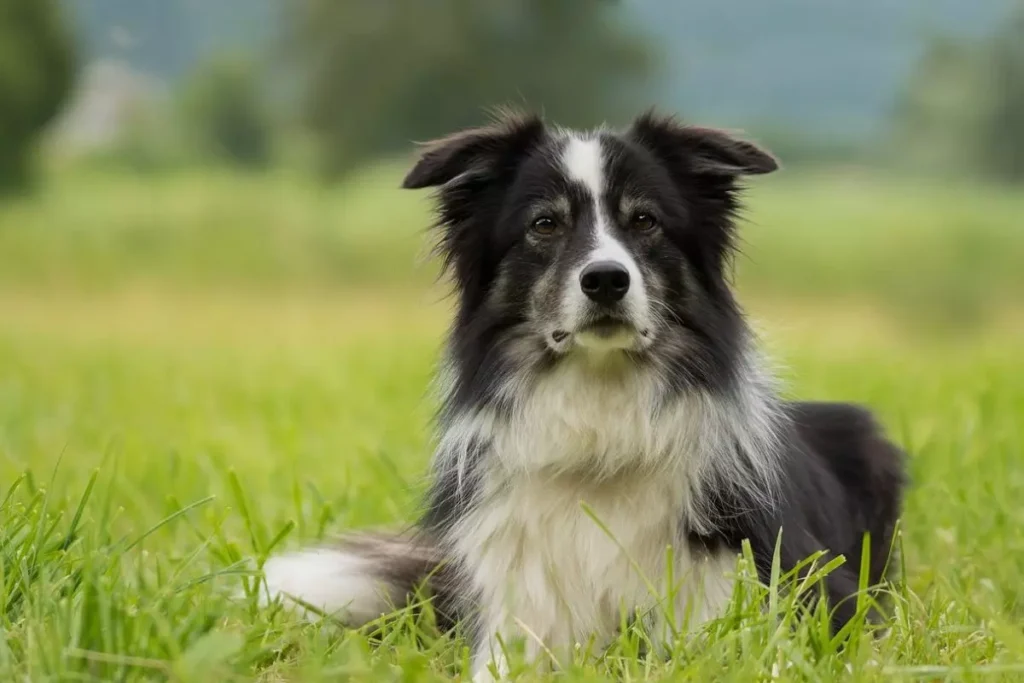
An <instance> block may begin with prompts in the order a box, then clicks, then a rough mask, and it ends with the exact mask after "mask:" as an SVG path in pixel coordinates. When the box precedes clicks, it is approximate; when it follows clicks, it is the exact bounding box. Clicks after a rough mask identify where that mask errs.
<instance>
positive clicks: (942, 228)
mask: <svg viewBox="0 0 1024 683" xmlns="http://www.w3.org/2000/svg"><path fill="white" fill-rule="evenodd" d="M393 180H394V171H393V170H391V169H388V168H384V169H382V170H377V171H373V172H371V173H369V174H367V175H366V176H364V177H360V178H357V179H356V180H354V181H353V182H352V183H350V184H349V185H348V186H347V187H344V188H340V189H337V190H331V191H328V190H325V189H319V188H315V187H312V186H309V185H307V184H305V183H304V182H303V181H301V180H298V179H291V178H274V179H266V178H257V179H238V178H233V177H226V176H225V177H221V176H210V177H206V178H200V177H190V176H189V177H181V178H171V179H126V178H116V177H115V178H107V177H103V178H97V179H92V178H64V179H58V180H57V181H56V182H55V183H54V184H53V185H52V186H51V187H50V188H49V189H48V190H47V192H46V193H45V194H44V195H43V196H42V197H38V198H36V199H32V200H24V201H22V202H19V203H15V204H13V205H8V206H6V207H3V208H2V209H0V283H2V284H0V628H2V629H3V637H2V638H0V680H32V681H43V680H94V681H107V680H176V681H227V680H254V679H255V680H261V681H316V680H346V679H351V680H374V681H377V680H381V681H383V680H396V681H397V680H402V681H407V680H408V681H411V680H450V679H451V677H452V676H453V675H458V674H459V672H460V671H462V670H463V668H464V667H465V665H466V650H465V647H464V643H463V642H461V640H459V638H457V637H450V636H444V635H441V634H438V633H437V632H436V630H435V629H433V627H432V625H431V622H430V620H429V615H427V616H425V617H424V616H414V615H411V614H402V615H399V616H397V617H395V618H392V619H391V620H389V621H387V623H386V624H385V625H384V627H383V630H382V631H380V632H378V633H374V634H367V633H345V632H342V631H340V630H339V629H337V628H335V627H332V626H329V625H326V626H323V625H309V624H304V623H303V622H301V621H300V620H299V619H297V618H295V617H294V616H292V615H291V614H289V613H287V612H283V611H280V610H275V609H265V608H264V609H261V608H258V607H257V606H256V605H255V602H254V600H252V599H251V597H242V598H237V597H235V595H234V594H236V593H237V591H238V590H239V588H240V587H241V586H242V584H243V580H244V579H245V578H246V576H247V571H248V567H249V565H248V564H247V563H248V562H251V561H257V562H258V561H259V559H260V558H262V557H263V556H264V555H265V554H266V552H268V551H269V549H270V548H271V547H278V548H283V547H294V546H298V545H301V544H302V543H304V542H310V541H313V540H316V539H318V538H321V537H325V536H329V535H330V534H331V533H333V532H336V531H338V530H340V529H343V528H346V527H352V526H357V527H361V526H367V525H387V524H396V523H402V522H404V521H406V520H409V519H411V518H412V516H413V515H414V513H415V509H416V502H417V494H418V492H419V491H420V490H421V489H422V484H423V481H422V476H423V474H424V472H425V465H426V462H427V459H428V458H429V453H430V440H431V435H430V416H431V410H432V408H433V404H432V402H431V398H430V395H429V392H428V381H429V378H430V375H431V371H432V365H433V362H434V361H435V359H436V356H437V350H438V346H439V344H440V340H441V335H442V334H443V330H444V326H445V323H446V316H447V312H448V306H447V304H446V302H445V301H444V300H443V299H442V296H441V295H442V294H443V291H442V290H441V289H440V288H438V287H433V286H431V285H430V282H431V276H432V270H431V268H430V267H429V266H423V265H420V266H416V265H415V263H416V259H417V257H418V256H419V255H420V254H421V253H422V252H423V250H424V249H423V248H424V241H423V239H422V238H421V237H420V236H419V235H418V231H419V229H420V228H422V227H423V224H424V222H425V214H424V210H423V208H424V206H423V202H422V200H421V199H420V198H416V197H415V196H414V195H412V196H410V195H409V194H408V193H401V192H398V191H397V190H392V189H390V188H392V187H393V186H394V183H393ZM1021 209H1024V201H1022V200H1021V199H1020V197H1017V196H1014V195H1012V194H1009V193H1005V192H995V191H988V190H986V191H984V192H979V193H977V194H975V193H972V192H968V191H966V190H961V191H960V193H959V194H957V193H956V192H953V191H949V192H946V191H940V190H936V189H934V188H933V189H932V190H931V191H929V192H926V191H925V190H922V189H921V188H919V187H916V186H915V187H910V186H903V185H894V184H892V183H888V182H887V183H884V184H872V183H871V182H867V181H863V180H856V179H842V180H820V179H810V180H807V181H806V184H805V185H803V186H801V184H799V183H793V182H790V183H788V184H779V185H774V186H768V187H766V188H765V189H763V190H759V192H758V193H757V194H756V195H755V203H754V206H752V210H751V212H750V225H748V226H747V229H748V232H749V233H751V234H750V235H749V236H748V237H749V238H748V243H747V246H746V249H745V252H746V255H745V257H744V258H743V259H742V260H741V264H740V266H741V272H740V284H741V286H742V288H743V291H744V293H745V294H746V299H747V300H748V301H749V302H750V303H751V306H750V308H751V309H752V311H753V313H754V315H755V318H756V319H757V321H758V323H759V324H760V327H761V328H763V330H764V334H765V337H766V342H767V344H768V345H769V347H770V348H771V350H772V351H773V353H774V355H775V357H776V359H777V360H778V361H779V363H780V366H781V367H782V368H783V370H782V374H783V376H784V378H785V380H786V383H787V392H788V393H789V394H791V395H794V396H801V397H809V398H811V397H813V398H826V399H827V398H837V399H838V398H842V399H852V400H858V401H863V402H866V403H869V404H870V405H872V406H873V407H875V408H876V409H877V410H878V411H879V413H880V414H881V415H882V417H883V419H884V421H885V423H886V424H887V426H888V427H889V428H890V429H891V430H892V433H893V434H894V436H895V437H896V438H897V439H898V440H899V441H900V442H901V443H903V444H904V445H905V446H906V447H907V448H908V449H909V450H910V452H911V453H912V463H911V468H912V476H913V479H914V483H913V488H912V490H911V492H910V494H909V499H908V502H907V507H906V514H905V518H904V520H903V531H902V536H901V543H902V547H903V556H904V557H903V564H902V565H901V567H900V572H901V574H902V575H903V576H905V579H906V581H905V584H904V585H902V586H901V587H900V588H899V589H898V591H897V592H896V595H895V596H894V598H895V599H894V611H895V617H894V620H893V622H892V624H891V630H890V632H889V633H888V635H887V636H886V637H884V638H882V639H874V638H873V637H871V635H870V634H869V633H868V631H867V630H866V629H862V628H860V626H859V625H856V628H855V629H854V633H853V634H852V635H853V640H852V644H851V645H850V646H849V647H848V648H846V649H845V650H839V649H838V648H837V646H836V644H835V643H834V642H833V641H831V640H830V639H829V638H828V637H827V635H826V634H824V633H823V631H822V628H821V626H820V619H819V620H815V619H813V618H807V619H803V620H801V621H799V622H798V623H797V622H795V621H794V619H795V616H796V614H795V611H794V610H792V609H791V608H790V607H789V602H788V598H787V597H786V595H785V591H784V592H783V595H782V596H781V597H780V598H779V600H777V601H776V600H774V599H772V601H771V604H772V605H773V606H774V609H775V610H776V613H775V614H774V615H773V614H771V613H770V612H769V613H764V612H762V610H760V608H759V603H758V602H757V598H758V596H760V595H763V594H765V592H764V589H761V588H758V587H756V586H752V585H750V584H749V583H748V584H745V585H746V591H745V593H744V594H742V595H739V596H738V597H737V600H736V602H735V604H734V606H733V608H732V609H731V610H730V612H729V614H728V615H726V616H725V617H724V618H723V619H722V620H721V621H720V622H717V623H715V624H712V625H711V626H710V627H709V629H708V631H707V632H706V633H705V634H704V635H705V636H706V637H705V638H703V639H696V640H686V639H682V638H681V639H680V642H679V643H678V645H677V647H676V654H675V656H674V657H673V658H672V661H671V662H661V661H655V660H653V659H648V658H645V657H638V656H637V651H638V649H639V648H638V639H639V638H640V636H639V635H637V634H635V633H632V632H630V633H627V634H625V635H624V636H623V637H622V638H621V639H620V642H618V643H617V644H616V645H615V646H614V647H613V648H612V650H611V651H610V652H608V653H604V655H603V656H598V654H597V653H593V654H591V655H589V656H588V655H587V653H581V654H580V659H579V662H578V663H577V664H576V665H575V666H574V667H572V668H571V669H569V670H568V671H567V672H566V674H567V675H566V677H565V680H581V681H592V680H593V681H596V680H606V679H608V678H612V679H618V680H638V679H642V678H645V677H649V678H651V679H653V680H680V681H686V680H693V681H707V680H723V681H737V682H741V681H742V682H747V681H754V680H769V679H771V680H779V681H812V680H825V681H832V680H852V681H875V680H886V681H889V680H984V681H993V680H1005V681H1018V680H1024V630H1022V627H1024V602H1022V598H1024V533H1022V532H1021V531H1020V529H1021V528H1022V527H1024V354H1022V353H1021V348H1024V344H1022V341H1024V317H1022V316H1021V314H1020V311H1021V308H1020V303H1021V302H1020V299H1021V297H1022V292H1024V269H1021V268H1020V263H1024V258H1020V257H1021V256H1022V255H1024V252H1022V251H1021V247H1022V245H1024V234H1022V233H1024V231H1022V229H1021V228H1022V226H1021V225H1020V224H1019V216H1021V215H1024V213H1018V211H1019V210H1021ZM819 230H820V231H823V232H822V233H819V232H817V231H819ZM857 230H859V232H856V231H857ZM770 231H774V232H770ZM824 231H827V233H826V232H824ZM968 233H970V234H972V235H976V236H977V244H976V243H975V242H974V241H973V240H969V239H967V237H966V236H965V235H968ZM772 234H774V235H775V236H774V237H773V236H772ZM822 235H824V236H822ZM979 245H980V246H979ZM921 302H924V303H921ZM921 313H924V314H923V315H918V314H921ZM933 313H934V315H933ZM967 315H970V316H971V317H970V318H967V320H969V321H970V324H965V325H961V326H959V327H958V328H955V329H954V328H952V327H950V326H949V325H948V324H947V323H948V322H949V321H950V320H963V319H965V318H964V316H967ZM937 320H941V321H944V322H942V323H941V324H936V321H937ZM739 569H740V570H742V567H740V568H739ZM769 594H770V595H774V592H769ZM779 616H781V617H782V618H781V619H779V618H777V617H779ZM524 678H526V679H530V678H531V676H530V673H529V670H526V672H525V675H524Z"/></svg>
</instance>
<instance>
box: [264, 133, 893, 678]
mask: <svg viewBox="0 0 1024 683" xmlns="http://www.w3.org/2000/svg"><path fill="white" fill-rule="evenodd" d="M776 168H777V164H776V161H775V160H774V159H773V158H772V156H770V155H769V154H768V153H767V152H765V151H763V150H762V149H760V148H758V147H757V146H755V145H753V144H751V143H749V142H745V141H742V140H739V139H736V138H734V137H732V136H730V135H727V134H726V133H723V132H721V131H717V130H713V129H708V128H700V127H694V126H689V125H683V124H681V123H679V122H677V121H675V120H674V119H672V118H668V117H662V116H660V115H657V114H652V113H649V114H645V115H642V116H640V117H639V118H637V119H636V121H635V122H634V123H633V124H632V126H631V127H630V128H629V129H628V130H626V131H625V132H621V133H616V132H610V131H606V130H598V131H594V132H575V131H570V130H563V129H559V128H554V127H549V126H547V125H545V123H544V122H543V121H542V120H541V119H539V118H537V117H532V116H506V117H503V118H502V119H501V120H499V121H498V122H496V123H495V124H494V125H491V126H489V127H484V128H479V129H473V130H468V131H464V132H460V133H456V134H454V135H452V136H450V137H447V138H444V139H442V140H439V141H436V142H434V143H432V144H430V145H429V146H428V147H427V148H426V151H425V152H424V153H423V155H422V157H421V158H420V160H419V162H418V163H417V164H416V165H415V167H414V168H413V169H412V171H411V172H410V173H409V174H408V176H407V177H406V178H405V182H404V186H405V187H406V188H425V187H434V188H438V196H439V210H438V220H437V227H438V230H439V252H440V255H441V257H442V259H443V262H444V264H445V266H447V267H448V269H449V271H450V272H451V274H452V276H453V279H454V282H455V285H456V289H457V295H458V311H457V315H456V317H455V320H454V324H453V326H452V329H451V333H450V337H449V340H448V347H447V357H446V362H445V364H444V369H443V372H442V373H441V378H440V381H441V385H442V388H443V392H444V393H443V404H442V409H441V412H440V415H439V419H438V423H439V424H438V429H439V434H438V440H439V443H438V446H437V451H436V455H435V457H434V460H433V465H432V479H431V482H432V485H431V488H430V491H429V494H428V497H427V500H426V504H425V509H424V514H423V517H422V519H421V520H420V521H419V524H418V525H417V527H416V529H415V531H413V532H410V533H408V534H406V535H395V536H386V535H379V536H375V535H366V536H361V537H356V538H352V539H349V540H347V541H344V542H342V543H340V544H339V545H337V546H334V547H332V548H325V549H318V550H308V551H303V552H299V553H295V554H291V555H284V556H281V557H275V558H271V559H270V560H269V561H268V562H267V563H266V565H265V567H264V570H265V579H266V584H267V585H266V587H267V590H268V593H269V594H270V595H282V594H283V595H288V596H293V597H295V598H298V599H299V600H301V601H302V602H304V603H307V604H308V605H311V606H313V607H316V608H319V609H321V610H325V611H327V612H333V613H337V614H339V615H340V616H341V618H342V620H343V621H344V622H346V623H348V624H353V625H358V624H362V623H365V622H367V621H369V620H372V619H374V618H376V617H378V616H380V615H381V614H382V613H385V612H388V611H391V610H392V609H393V608H394V606H396V605H401V604H402V602H403V601H404V600H405V599H406V598H407V597H408V596H409V594H410V593H411V592H412V591H413V590H414V589H415V588H416V587H417V585H418V584H420V583H422V582H424V581H426V582H427V583H428V584H429V587H430V589H431V590H432V591H433V594H434V596H435V600H436V603H435V605H436V609H437V610H438V611H439V612H440V613H441V614H444V615H446V616H448V617H450V618H452V619H455V620H459V621H462V622H463V623H467V624H469V625H470V628H471V633H472V634H473V635H474V639H475V640H474V660H473V667H474V675H475V676H476V677H477V679H478V680H483V679H486V678H488V677H489V676H491V675H492V672H493V671H497V672H498V674H499V675H501V674H502V673H504V672H505V671H507V663H506V661H505V658H504V656H503V655H502V647H501V646H500V645H499V643H501V642H503V641H507V640H510V639H515V638H522V639H523V640H524V641H525V647H526V649H527V653H528V655H529V654H532V655H534V656H537V655H539V654H540V653H542V652H545V651H550V652H555V653H557V652H565V651H566V649H567V648H569V647H571V646H573V645H574V644H576V643H585V642H588V639H589V638H591V637H596V638H597V639H598V640H597V642H598V643H600V642H602V640H609V639H611V638H612V637H613V636H614V634H615V632H616V630H617V628H618V627H619V625H620V624H621V623H622V615H623V612H622V610H623V608H625V609H626V610H628V611H629V613H631V614H637V615H642V618H644V619H645V621H646V623H647V625H648V627H649V633H650V635H651V638H652V640H653V642H655V643H657V642H658V640H659V639H663V638H667V637H669V635H670V634H671V633H673V632H677V631H678V630H679V629H680V628H681V627H683V626H686V627H689V628H691V629H692V628H693V627H694V626H696V625H699V624H700V623H701V622H704V621H707V620H708V619H711V618H714V617H715V616H716V615H717V614H719V613H720V611H721V610H722V608H723V607H724V606H725V604H726V603H727V602H728V600H729V599H730V596H731V590H732V578H731V577H732V576H733V574H734V571H735V568H736V561H737V554H738V553H739V552H740V546H741V543H742V542H743V541H744V539H747V540H749V543H750V545H751V547H752V550H753V553H754V556H755V560H756V563H757V565H758V571H759V572H761V573H762V574H763V576H764V578H767V572H768V571H769V569H770V567H771V564H772V557H773V553H774V551H775V548H776V543H777V539H778V538H779V533H780V530H781V549H780V555H781V564H782V569H783V570H786V569H787V568H790V567H793V566H794V565H796V564H797V563H799V562H801V561H802V560H803V559H804V558H806V557H808V556H810V555H812V554H814V553H816V552H818V551H822V550H824V551H827V552H829V553H831V554H834V555H840V554H841V555H844V556H845V558H846V563H845V564H844V565H842V566H841V567H840V568H839V569H837V570H835V571H833V572H832V573H831V574H830V575H829V577H828V579H827V593H828V598H829V605H830V607H831V609H832V610H833V612H832V613H833V615H834V618H833V624H834V627H839V626H840V625H841V624H843V623H845V622H846V621H847V620H848V619H850V617H851V616H852V615H853V614H854V612H855V605H854V601H853V600H851V599H850V598H851V596H852V595H853V594H854V593H856V591H857V589H858V576H859V568H860V566H861V554H862V545H863V539H864V535H865V534H869V535H870V536H869V538H870V543H869V544H868V546H867V547H868V548H869V550H870V553H871V554H870V563H869V564H870V576H869V577H868V579H869V580H870V583H871V584H872V585H875V584H879V583H881V582H882V581H883V579H884V578H885V577H884V576H883V574H884V573H885V567H886V563H887V561H888V559H889V551H890V545H891V542H892V539H893V533H894V526H895V524H896V521H897V518H898V515H899V513H900V508H901V497H902V491H903V488H904V464H903V459H904V458H903V454H902V452H901V451H900V450H899V449H898V448H896V447H895V446H894V445H892V444H891V443H890V442H889V441H887V440H886V438H885V437H884V436H883V435H882V433H881V432H880V429H879V427H878V425H877V424H876V422H875V420H874V419H873V418H872V417H871V415H870V414H869V413H868V412H867V411H865V410H864V409H862V408H860V407H856V406H852V405H846V404H831V403H797V402H788V401H784V400H782V399H781V398H780V397H779V395H778V393H777V390H776V386H775V384H774V383H773V380H772V377H771V376H770V374H769V372H768V371H767V370H766V368H765V365H764V363H763V361H762V359H761V358H760V357H759V355H758V351H757V349H756V347H755V340H754V338H753V335H752V333H751V331H750V330H749V328H748V327H747V325H746V323H745V321H744V317H743V314H742V313H741V311H740V308H739V306H738V305H737V303H736V301H735V299H734V298H733V293H732V291H731V289H730V286H729V271H730V265H731V257H732V255H733V251H734V245H735V241H736V228H735V224H734V217H735V215H736V213H737V210H738V207H739V204H738V197H737V193H738V191H739V189H740V188H739V184H738V181H739V178H740V176H745V175H754V174H762V173H769V172H771V171H774V170H775V169H776ZM670 548H671V552H668V550H669V549H670ZM669 557H671V558H672V562H671V563H668V562H667V558H669ZM669 564H671V565H673V566H671V567H669V566H668V565H669ZM652 586H653V587H655V588H656V591H652ZM666 595H670V596H672V598H671V600H672V602H673V604H672V605H668V606H666V605H664V604H661V601H663V597H664V596H666ZM670 614H672V615H675V616H674V617H672V618H670V617H669V616H667V615H670ZM673 619H675V620H676V621H677V622H679V623H671V621H672V620H673ZM684 621H685V623H684ZM545 656H546V655H545ZM492 664H493V666H492Z"/></svg>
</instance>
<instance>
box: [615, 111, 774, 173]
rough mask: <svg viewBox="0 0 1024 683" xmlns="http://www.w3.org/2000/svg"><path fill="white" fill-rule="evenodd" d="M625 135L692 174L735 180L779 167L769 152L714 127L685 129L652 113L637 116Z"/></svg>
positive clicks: (668, 117)
mask: <svg viewBox="0 0 1024 683" xmlns="http://www.w3.org/2000/svg"><path fill="white" fill-rule="evenodd" d="M629 136H630V137H631V138H632V139H634V140H635V141H637V142H638V143H640V144H641V145H643V146H644V147H646V148H647V149H649V150H651V151H652V152H653V153H654V154H655V155H656V156H658V157H659V158H660V159H661V160H662V161H663V162H665V163H667V164H669V165H670V166H671V167H678V166H679V165H683V167H684V168H686V169H687V170H688V171H689V172H690V173H693V174H695V175H707V176H718V177H736V176H741V175H760V174H764V173H771V172H772V171H775V170H777V169H778V168H779V162H778V161H777V160H776V159H775V157H774V156H772V155H771V153H769V152H768V151H767V150H764V149H762V148H761V147H758V146H757V145H755V144H754V143H752V142H748V141H747V140H742V139H740V138H737V137H734V136H733V135H731V134H729V133H727V132H725V131H721V130H716V129H714V128H703V127H700V126H688V125H685V124H683V123H681V122H679V121H678V120H676V119H675V118H673V117H671V116H664V115H660V114H657V113H655V112H653V111H648V112H646V113H644V114H641V115H640V116H639V117H637V119H636V120H635V121H634V122H633V125H632V126H631V128H630V130H629Z"/></svg>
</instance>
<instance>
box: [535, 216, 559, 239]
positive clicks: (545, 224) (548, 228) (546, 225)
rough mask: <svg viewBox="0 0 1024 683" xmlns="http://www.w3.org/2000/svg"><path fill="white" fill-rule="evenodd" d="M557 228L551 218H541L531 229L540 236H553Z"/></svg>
mask: <svg viewBox="0 0 1024 683" xmlns="http://www.w3.org/2000/svg"><path fill="white" fill-rule="evenodd" d="M557 228H558V224H557V223H556V222H555V219H554V218H552V217H551V216H541V217H540V218H537V219H536V220H534V221H533V223H532V224H531V225H530V229H531V230H533V232H535V233H537V234H538V235H552V234H554V232H555V230H556V229H557Z"/></svg>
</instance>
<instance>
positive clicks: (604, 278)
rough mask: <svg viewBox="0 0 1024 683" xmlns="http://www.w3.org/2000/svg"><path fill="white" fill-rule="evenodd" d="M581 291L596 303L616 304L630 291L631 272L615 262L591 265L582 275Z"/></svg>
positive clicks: (600, 262) (598, 262) (599, 262)
mask: <svg viewBox="0 0 1024 683" xmlns="http://www.w3.org/2000/svg"><path fill="white" fill-rule="evenodd" d="M580 289H582V290H583V293H584V294H586V295H587V297H588V298H589V299H591V300H592V301H594V302H596V303H599V304H601V305H603V306H608V305H610V304H614V303H616V302H617V301H621V300H622V297H624V296H626V292H628V291H629V271H628V270H626V268H625V267H624V266H623V265H622V264H620V263H616V262H615V261H597V262H596V263H591V264H590V265H588V266H587V267H586V268H584V269H583V272H582V273H580Z"/></svg>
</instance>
